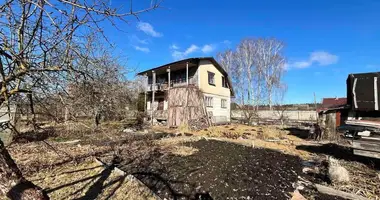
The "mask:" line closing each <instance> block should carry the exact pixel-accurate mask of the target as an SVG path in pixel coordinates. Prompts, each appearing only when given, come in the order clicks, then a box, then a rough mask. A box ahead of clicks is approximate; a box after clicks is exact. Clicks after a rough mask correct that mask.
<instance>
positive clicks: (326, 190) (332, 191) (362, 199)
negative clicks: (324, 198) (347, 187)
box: [315, 184, 369, 200]
mask: <svg viewBox="0 0 380 200" xmlns="http://www.w3.org/2000/svg"><path fill="white" fill-rule="evenodd" d="M315 187H316V188H317V190H318V192H320V193H323V194H328V195H332V196H338V197H342V198H344V199H351V200H369V199H367V198H365V197H362V196H359V195H356V194H351V193H347V192H343V191H339V190H336V189H333V188H330V187H326V186H323V185H319V184H315Z"/></svg>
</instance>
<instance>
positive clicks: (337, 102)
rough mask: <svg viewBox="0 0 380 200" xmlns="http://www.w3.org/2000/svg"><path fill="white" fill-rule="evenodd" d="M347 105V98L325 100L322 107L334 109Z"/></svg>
mask: <svg viewBox="0 0 380 200" xmlns="http://www.w3.org/2000/svg"><path fill="white" fill-rule="evenodd" d="M346 104H347V98H345V97H341V98H323V100H322V107H323V108H334V107H339V106H342V105H346Z"/></svg>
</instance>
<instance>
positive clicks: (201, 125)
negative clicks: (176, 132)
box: [188, 117, 209, 131]
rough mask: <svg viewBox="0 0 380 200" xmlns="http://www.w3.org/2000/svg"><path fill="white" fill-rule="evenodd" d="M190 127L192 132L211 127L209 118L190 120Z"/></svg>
mask: <svg viewBox="0 0 380 200" xmlns="http://www.w3.org/2000/svg"><path fill="white" fill-rule="evenodd" d="M188 127H189V129H190V130H192V131H199V130H203V129H206V128H208V127H209V123H208V120H207V118H205V117H202V118H197V119H190V120H189V121H188Z"/></svg>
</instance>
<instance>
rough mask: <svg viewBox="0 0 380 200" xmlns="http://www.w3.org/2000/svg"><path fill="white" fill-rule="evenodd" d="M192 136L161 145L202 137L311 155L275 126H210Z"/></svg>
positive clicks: (298, 140) (171, 130)
mask: <svg viewBox="0 0 380 200" xmlns="http://www.w3.org/2000/svg"><path fill="white" fill-rule="evenodd" d="M153 130H155V131H159V132H170V133H175V132H181V130H178V129H169V128H167V127H154V128H153ZM188 132H189V133H192V134H194V136H195V137H190V138H192V139H189V137H185V138H188V139H184V138H183V137H176V138H169V139H165V140H161V143H171V144H176V143H179V144H181V143H183V142H189V140H199V139H200V138H202V137H205V138H207V139H216V140H222V141H227V142H233V143H238V144H242V145H246V146H253V147H255V148H257V147H258V148H269V149H274V150H279V151H281V152H283V153H287V154H291V155H298V156H300V157H302V158H305V159H308V158H310V156H311V154H310V153H309V152H307V151H303V150H298V149H296V146H297V145H299V144H301V143H302V142H304V141H303V140H302V139H300V138H298V137H296V136H293V135H289V134H288V133H289V132H288V131H285V130H281V129H279V128H277V127H275V126H254V127H253V126H247V125H241V124H231V125H225V126H212V127H209V128H207V129H204V130H200V131H193V132H191V131H188Z"/></svg>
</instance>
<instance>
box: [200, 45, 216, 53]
mask: <svg viewBox="0 0 380 200" xmlns="http://www.w3.org/2000/svg"><path fill="white" fill-rule="evenodd" d="M214 50H215V47H214V46H213V45H210V44H206V45H204V46H203V47H202V52H203V53H210V52H212V51H214Z"/></svg>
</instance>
